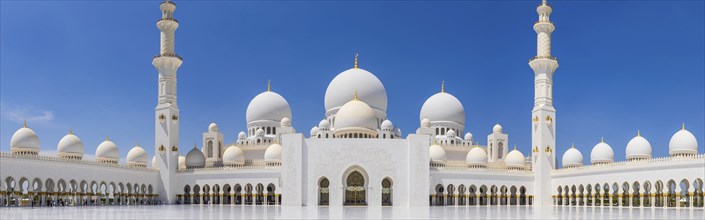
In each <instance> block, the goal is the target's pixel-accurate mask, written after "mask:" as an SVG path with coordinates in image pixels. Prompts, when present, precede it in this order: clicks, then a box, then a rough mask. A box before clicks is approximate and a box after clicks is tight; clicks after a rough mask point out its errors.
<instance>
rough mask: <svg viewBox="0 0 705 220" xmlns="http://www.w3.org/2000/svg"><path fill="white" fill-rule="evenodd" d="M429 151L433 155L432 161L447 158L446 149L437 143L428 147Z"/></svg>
mask: <svg viewBox="0 0 705 220" xmlns="http://www.w3.org/2000/svg"><path fill="white" fill-rule="evenodd" d="M428 151H429V154H430V155H431V161H445V160H446V159H447V157H446V150H444V149H443V148H442V147H441V146H438V145H436V144H434V145H431V147H429V148H428Z"/></svg>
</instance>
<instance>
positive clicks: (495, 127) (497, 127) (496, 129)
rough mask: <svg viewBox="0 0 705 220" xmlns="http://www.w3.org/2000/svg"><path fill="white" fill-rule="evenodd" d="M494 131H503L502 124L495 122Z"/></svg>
mask: <svg viewBox="0 0 705 220" xmlns="http://www.w3.org/2000/svg"><path fill="white" fill-rule="evenodd" d="M492 132H494V133H502V125H499V124H495V125H494V127H492Z"/></svg>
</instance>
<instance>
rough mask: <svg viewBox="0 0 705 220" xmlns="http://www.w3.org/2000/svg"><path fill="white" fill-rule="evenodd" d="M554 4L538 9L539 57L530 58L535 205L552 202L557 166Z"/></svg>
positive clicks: (546, 4) (537, 47)
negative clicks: (532, 75) (553, 42)
mask: <svg viewBox="0 0 705 220" xmlns="http://www.w3.org/2000/svg"><path fill="white" fill-rule="evenodd" d="M551 11H552V9H551V6H549V5H548V3H546V0H543V1H542V2H541V4H540V5H539V6H538V7H537V8H536V12H537V13H538V15H539V20H538V21H537V22H536V23H534V31H536V34H537V37H536V56H535V57H533V58H531V59H530V60H529V66H531V69H533V70H534V108H533V110H532V111H531V122H532V126H531V133H532V134H531V144H532V145H531V146H532V157H531V159H532V169H533V170H534V195H535V199H534V204H535V205H538V206H549V205H551V170H553V169H555V167H556V154H555V148H556V109H555V108H553V73H554V72H555V71H556V68H558V60H557V59H556V58H555V57H553V56H551V33H553V30H555V29H556V27H555V26H554V25H553V23H551V21H550V19H549V17H550V15H551Z"/></svg>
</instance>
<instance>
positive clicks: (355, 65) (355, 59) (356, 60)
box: [353, 53, 357, 69]
mask: <svg viewBox="0 0 705 220" xmlns="http://www.w3.org/2000/svg"><path fill="white" fill-rule="evenodd" d="M353 68H355V69H357V53H355V66H353Z"/></svg>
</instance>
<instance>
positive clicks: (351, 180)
mask: <svg viewBox="0 0 705 220" xmlns="http://www.w3.org/2000/svg"><path fill="white" fill-rule="evenodd" d="M159 8H160V9H161V12H162V14H161V19H159V20H158V21H157V27H158V28H159V30H160V31H161V48H160V52H159V54H158V55H156V56H154V58H153V60H152V64H153V65H154V66H155V67H156V70H157V73H158V102H157V105H156V108H155V114H154V146H153V147H154V152H155V155H153V156H152V157H151V161H150V160H149V159H150V158H149V155H148V153H147V151H145V149H144V148H142V147H141V146H134V147H133V148H132V149H131V150H130V151H129V152H127V157H126V162H127V163H126V164H120V163H119V162H118V161H119V158H120V155H121V154H122V152H120V151H119V148H118V146H117V145H116V144H115V143H113V142H112V141H110V140H109V139H106V140H105V141H103V142H102V143H101V144H100V145H98V146H97V148H96V149H95V156H96V157H95V160H87V159H84V158H83V156H84V154H85V152H86V150H92V148H90V147H89V149H86V146H84V144H83V143H82V141H81V139H80V138H79V137H78V135H79V134H77V133H76V134H75V133H73V132H69V133H68V134H67V135H66V136H64V137H63V138H62V139H61V140H59V142H58V145H57V155H56V156H48V155H43V154H42V155H40V154H39V153H40V152H39V151H40V146H41V143H42V142H40V138H39V135H38V134H37V133H36V132H35V131H34V130H32V129H31V128H30V127H28V126H27V125H26V124H25V126H24V127H22V128H19V129H18V130H17V131H16V132H15V133H14V134H13V135H12V138H11V141H10V147H11V148H10V149H11V150H10V152H0V180H1V181H0V205H2V206H29V205H34V206H52V205H66V206H107V205H148V204H221V205H233V206H236V205H254V206H259V205H284V206H409V207H410V206H521V205H524V206H529V205H532V206H629V207H682V208H691V209H692V208H699V209H702V208H703V179H705V169H703V167H705V154H702V153H699V149H698V143H697V140H696V137H695V136H694V135H693V134H692V133H691V132H689V131H688V130H686V128H685V126H683V127H681V128H680V129H677V127H678V126H674V132H675V134H673V136H672V138H671V140H670V142H669V143H667V144H668V149H669V154H670V156H669V157H664V158H653V157H652V155H651V152H652V145H651V143H650V142H649V141H648V140H647V139H646V138H647V137H643V136H641V135H640V134H639V133H638V132H635V133H636V134H635V136H634V138H633V139H631V141H629V143H628V144H627V145H626V146H616V147H626V155H623V157H624V158H623V159H624V160H620V161H616V160H619V159H622V158H615V155H614V151H613V148H612V146H610V145H609V144H608V143H607V142H606V141H605V140H603V141H600V142H599V143H596V144H595V146H594V147H593V149H592V151H591V152H590V154H589V161H590V164H583V161H584V156H583V152H580V151H579V150H578V149H576V148H570V149H568V150H567V151H566V152H556V151H555V149H556V122H557V114H556V109H555V108H554V105H553V99H552V97H553V75H554V73H555V71H556V69H557V68H558V60H557V59H556V58H555V57H553V56H552V54H551V33H552V32H553V31H554V29H555V26H554V24H553V23H552V22H551V21H550V19H549V16H550V14H551V12H552V8H551V6H550V5H549V4H548V3H547V2H546V1H545V0H544V1H542V2H541V3H540V4H539V5H538V7H537V8H536V12H537V13H538V21H536V23H534V25H533V29H534V30H535V32H536V34H537V52H536V56H535V57H533V58H531V59H530V60H529V63H528V64H529V66H530V67H531V69H532V70H533V73H534V77H535V78H534V85H535V87H534V88H535V93H534V94H535V98H534V106H533V110H532V111H531V116H530V118H531V119H530V120H531V121H532V126H531V133H532V141H531V146H532V151H531V152H520V151H518V150H517V149H516V148H514V149H512V148H511V147H510V146H511V145H510V144H509V134H507V133H505V131H504V130H503V129H502V126H501V125H499V124H497V125H495V126H494V127H493V128H492V129H491V132H490V133H489V134H488V135H487V138H486V139H484V137H482V138H478V137H476V136H474V135H473V134H470V133H465V134H463V132H464V131H465V126H466V124H465V110H464V107H463V104H462V103H461V102H460V101H459V100H458V99H457V98H456V97H455V96H454V95H453V94H451V93H449V92H446V91H445V89H444V88H441V90H440V91H439V92H438V93H436V94H434V95H432V96H431V97H429V98H428V99H427V100H426V102H425V103H424V104H423V106H421V110H420V113H419V118H418V120H419V127H418V129H416V131H415V132H414V133H410V134H407V135H406V136H404V135H403V133H402V131H401V130H400V129H399V128H398V127H395V126H394V123H393V122H392V121H390V120H389V119H388V117H387V104H388V100H387V93H386V90H385V87H384V85H383V83H382V82H381V81H380V80H379V79H378V78H377V77H376V76H375V75H374V74H373V73H371V72H369V71H367V70H364V69H362V68H361V67H359V66H358V64H357V58H356V59H355V64H354V66H353V67H352V68H351V69H348V70H344V71H342V72H341V73H340V74H338V75H337V76H336V77H335V78H334V79H333V80H332V81H331V82H330V84H329V85H328V88H327V90H326V93H325V100H324V107H325V110H326V111H325V115H324V116H323V118H324V119H323V120H321V121H320V123H318V124H317V125H315V126H312V128H311V129H310V131H309V132H308V134H304V133H301V132H297V130H296V129H294V128H293V127H292V126H291V122H292V120H294V119H295V118H294V117H293V114H292V110H291V108H290V106H289V103H288V102H287V100H286V99H285V98H284V96H282V95H280V94H278V93H276V92H275V91H272V90H271V88H268V89H267V90H266V91H264V92H262V93H260V94H259V95H257V96H255V97H254V98H253V99H252V100H251V102H250V103H249V105H248V106H247V112H246V116H245V117H246V119H247V126H246V128H247V130H246V131H242V132H240V133H238V134H237V137H236V139H237V141H236V142H235V143H232V144H228V143H226V141H225V140H226V138H225V136H227V135H228V134H223V133H221V131H220V130H219V128H218V125H217V124H215V123H211V124H210V125H208V127H207V129H204V132H203V133H202V134H201V135H202V137H203V142H202V144H201V146H200V147H198V146H194V147H189V146H182V145H180V144H179V120H180V119H181V116H182V115H180V114H179V107H178V105H177V93H176V91H177V85H176V82H177V80H176V79H177V70H178V68H179V66H180V65H181V64H182V62H183V60H182V58H181V57H180V56H179V55H177V53H176V52H175V50H174V35H175V31H176V29H177V28H178V27H179V22H178V21H177V20H176V19H175V18H174V10H175V9H176V4H175V3H174V2H171V1H168V0H167V1H166V2H162V3H161V4H160V5H159ZM527 83H528V82H527ZM527 107H528V106H527ZM184 117H189V116H188V115H184ZM528 117H529V115H528V114H527V119H528ZM204 128H205V126H204ZM488 130H489V129H488ZM189 135H194V134H189ZM233 138H235V137H234V136H233ZM228 139H230V138H228ZM527 144H528V143H527ZM655 144H656V145H655V147H666V146H665V145H666V143H655ZM180 148H181V151H183V152H188V153H187V154H186V155H185V156H182V155H181V154H180V153H179V152H180ZM91 152H92V151H91ZM700 152H702V151H700ZM558 154H562V157H561V160H562V167H558V165H557V163H556V161H557V158H556V157H557V155H558ZM620 157H622V156H620Z"/></svg>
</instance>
